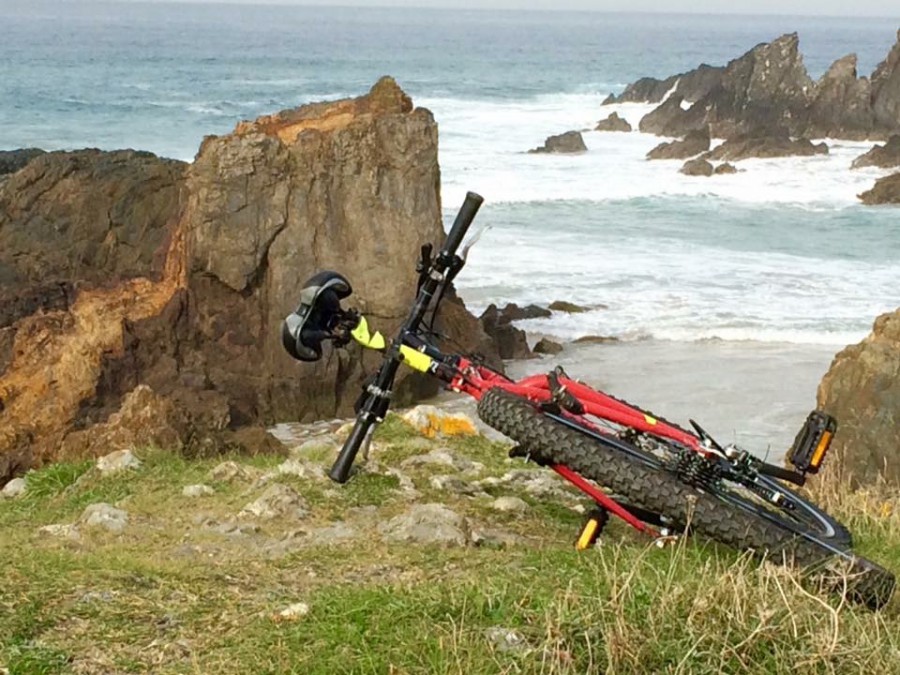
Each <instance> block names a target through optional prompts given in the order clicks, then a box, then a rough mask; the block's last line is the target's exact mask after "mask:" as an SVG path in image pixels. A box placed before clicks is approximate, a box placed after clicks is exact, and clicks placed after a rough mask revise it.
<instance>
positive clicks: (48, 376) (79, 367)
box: [0, 227, 185, 463]
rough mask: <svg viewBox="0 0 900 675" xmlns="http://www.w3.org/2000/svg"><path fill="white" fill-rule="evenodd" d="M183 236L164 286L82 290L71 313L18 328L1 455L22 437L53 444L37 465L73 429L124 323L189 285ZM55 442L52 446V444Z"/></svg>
mask: <svg viewBox="0 0 900 675" xmlns="http://www.w3.org/2000/svg"><path fill="white" fill-rule="evenodd" d="M184 258H185V251H184V236H183V234H182V232H181V228H180V227H179V228H177V230H176V234H175V236H174V237H173V239H172V242H171V246H170V249H169V253H168V257H167V260H166V266H165V274H164V277H163V279H162V280H161V281H158V282H154V281H150V280H148V279H145V278H137V279H131V280H129V281H126V282H123V283H121V284H120V285H118V286H115V287H113V288H104V289H94V290H86V291H83V292H81V293H80V294H79V295H78V297H77V298H76V300H75V302H74V303H73V305H72V306H71V307H70V308H69V310H68V311H58V312H49V313H47V314H40V313H39V314H35V315H33V316H30V317H27V318H25V319H23V320H22V321H21V322H20V323H19V325H18V332H17V334H16V338H15V343H14V356H13V360H12V362H11V363H10V365H9V367H8V368H7V370H6V372H5V373H4V374H3V375H2V377H0V401H2V402H3V407H2V410H0V456H2V455H3V454H4V453H5V452H7V451H9V450H12V449H13V446H14V444H16V443H17V442H20V441H21V439H23V438H27V439H35V440H37V439H47V440H49V441H50V442H49V443H38V444H37V447H35V448H34V451H35V453H34V460H36V461H37V462H38V463H40V461H41V460H42V459H44V458H45V457H44V455H46V454H47V453H48V452H52V448H53V447H55V446H56V445H58V443H59V441H61V439H62V436H63V435H64V434H65V432H66V431H68V429H69V427H70V425H71V423H72V421H73V420H74V419H75V417H76V415H77V413H78V410H79V408H80V406H81V405H82V402H83V401H85V400H87V399H89V398H90V397H91V396H92V395H93V393H94V391H95V389H96V386H97V380H98V377H99V375H100V369H101V363H102V359H103V358H104V356H105V355H107V354H109V353H117V352H121V350H122V338H123V325H124V322H125V321H126V320H128V321H139V320H141V319H144V318H147V317H150V316H155V315H157V314H159V313H160V312H161V311H162V309H163V307H165V305H166V303H168V302H169V300H170V299H171V298H172V296H173V295H174V294H175V292H176V290H177V289H179V288H182V287H184V284H185V260H184ZM51 439H52V440H51Z"/></svg>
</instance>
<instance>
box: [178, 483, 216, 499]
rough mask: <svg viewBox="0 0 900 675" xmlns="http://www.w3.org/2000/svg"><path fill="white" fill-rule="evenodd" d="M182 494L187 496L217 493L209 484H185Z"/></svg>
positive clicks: (204, 495) (205, 495)
mask: <svg viewBox="0 0 900 675" xmlns="http://www.w3.org/2000/svg"><path fill="white" fill-rule="evenodd" d="M181 494H182V495H184V496H185V497H207V496H209V495H211V494H215V490H213V489H212V488H211V487H209V485H185V486H184V489H183V490H182V491H181Z"/></svg>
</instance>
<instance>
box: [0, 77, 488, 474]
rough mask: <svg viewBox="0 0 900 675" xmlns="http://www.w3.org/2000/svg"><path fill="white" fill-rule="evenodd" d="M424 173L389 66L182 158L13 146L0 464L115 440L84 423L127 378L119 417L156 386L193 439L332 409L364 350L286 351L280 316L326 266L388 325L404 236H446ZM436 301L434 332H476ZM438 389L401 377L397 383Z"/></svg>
mask: <svg viewBox="0 0 900 675" xmlns="http://www.w3.org/2000/svg"><path fill="white" fill-rule="evenodd" d="M439 179H440V174H439V168H438V163H437V126H436V124H435V122H434V119H433V117H432V115H431V113H430V112H428V111H427V110H424V109H421V108H419V109H416V108H414V107H413V105H412V102H411V101H410V99H409V98H408V97H407V96H406V95H405V94H404V93H403V92H402V91H401V90H400V88H399V87H398V86H397V85H396V83H395V82H394V81H393V80H390V79H389V78H385V79H383V80H382V81H380V82H379V83H378V84H377V85H376V86H375V87H373V89H372V91H371V92H370V93H369V94H368V95H366V96H362V97H360V98H357V99H347V100H343V101H337V102H334V103H326V104H314V105H310V106H304V107H302V108H299V109H296V110H289V111H285V112H282V113H278V114H276V115H272V116H268V117H263V118H260V119H259V120H257V121H256V122H248V123H242V124H240V125H238V127H237V128H236V129H235V131H234V133H232V134H229V135H227V136H222V137H208V138H207V139H206V140H205V141H204V142H203V145H202V146H201V148H200V151H199V153H198V155H197V158H196V160H195V162H194V163H193V165H191V166H189V167H188V166H187V165H184V164H181V163H177V162H171V161H169V160H160V159H158V158H155V157H153V156H152V155H148V154H146V153H132V152H127V153H126V152H123V153H101V152H98V151H88V152H84V153H50V154H48V155H45V156H41V157H38V158H37V159H34V160H33V161H31V162H29V163H28V164H27V166H26V167H25V168H24V169H22V170H21V171H19V172H17V173H15V174H12V176H11V177H9V178H8V179H7V180H6V181H5V183H4V184H3V185H2V186H0V218H2V220H0V271H2V274H3V275H4V284H3V290H4V292H6V291H7V289H8V288H13V287H15V288H16V289H18V291H20V292H21V295H20V296H17V297H20V298H24V301H23V300H21V299H20V300H19V301H18V304H17V305H15V306H13V309H12V310H10V309H9V307H10V306H11V305H8V304H6V303H4V304H2V305H0V307H2V308H3V316H2V317H0V318H2V322H0V357H2V356H3V355H4V354H5V357H4V358H2V359H0V366H2V370H0V458H2V459H0V482H2V481H3V478H4V477H5V476H8V475H10V474H11V473H14V472H17V471H21V470H22V469H23V468H25V467H27V466H28V465H31V464H33V463H39V462H41V461H44V460H48V459H53V458H55V457H56V456H58V454H59V453H60V452H61V451H65V452H71V453H72V454H77V455H94V454H97V453H99V452H109V451H110V450H111V449H115V448H109V447H107V446H104V447H103V448H99V447H96V446H97V445H98V444H102V443H101V442H100V441H102V439H104V438H110V437H117V436H116V434H115V433H113V431H112V430H109V429H106V430H105V431H104V432H103V433H102V434H94V435H93V436H92V434H90V433H84V432H86V431H90V429H91V428H93V427H95V426H99V425H102V424H104V423H106V422H107V421H108V420H110V419H113V417H112V416H113V413H116V412H117V411H118V410H119V408H120V406H121V405H122V402H123V399H124V398H125V397H126V395H128V394H129V393H130V392H131V391H132V390H134V389H135V388H136V387H138V386H139V385H146V386H147V387H149V389H150V391H152V392H153V394H154V396H150V395H144V396H141V397H138V398H137V399H136V401H137V403H132V404H131V405H132V407H135V406H136V407H137V408H139V409H141V410H142V411H143V412H140V414H129V415H120V416H119V417H120V418H128V419H132V418H154V417H165V416H167V415H168V413H166V410H169V409H170V408H169V406H168V404H166V403H165V401H171V402H172V403H173V404H174V406H175V409H177V410H178V411H179V421H178V424H175V425H174V426H173V428H176V429H182V430H183V433H182V438H180V439H179V443H180V444H183V445H184V446H191V448H193V449H196V448H198V447H199V448H201V449H203V448H208V449H210V450H216V449H219V448H223V447H233V444H234V443H237V444H238V445H239V444H240V439H239V438H237V437H236V436H235V435H234V434H233V433H232V431H233V430H234V429H235V428H237V427H241V426H243V425H254V424H260V423H263V424H267V423H270V422H272V421H275V420H285V419H290V420H297V419H299V420H310V419H314V418H320V417H328V416H334V415H335V414H338V413H342V414H346V413H348V412H349V411H350V409H351V405H352V401H353V399H355V397H356V395H357V393H358V390H359V384H360V383H361V382H362V381H363V380H364V379H365V377H366V374H367V373H368V372H371V371H372V370H373V368H374V366H375V362H376V361H377V355H375V354H370V353H368V354H363V353H362V350H360V349H358V348H355V347H351V348H350V349H348V350H346V351H340V352H338V351H336V352H326V358H325V359H323V360H322V361H320V362H318V363H315V364H299V363H297V362H294V361H292V360H291V359H290V357H289V356H288V355H287V354H285V353H284V351H283V349H282V347H281V344H280V339H279V336H280V323H281V320H282V318H283V317H284V316H285V315H286V314H287V313H288V312H289V311H290V310H292V309H294V307H295V306H296V303H297V301H298V294H299V290H300V288H301V286H302V283H303V281H304V280H305V279H307V278H308V277H309V276H311V275H312V274H313V273H314V272H316V271H318V270H320V269H323V268H324V269H336V270H339V271H341V272H343V273H344V274H346V275H347V276H348V277H349V278H350V279H351V281H352V283H353V284H354V290H355V294H354V296H353V297H351V298H350V304H352V305H353V306H356V307H358V308H360V309H362V310H363V311H364V312H366V313H367V315H368V316H370V317H371V319H372V321H373V322H374V323H376V324H377V326H378V328H379V329H381V330H383V331H391V330H393V329H395V328H396V326H397V325H398V324H399V322H400V321H401V320H402V317H403V316H404V315H405V313H406V310H407V308H408V305H409V303H410V301H411V299H412V297H413V294H414V292H415V281H416V272H415V264H414V262H415V257H416V255H417V253H418V251H419V248H420V247H421V245H422V244H424V243H426V242H435V243H439V242H440V241H441V240H442V239H443V237H444V234H443V228H442V225H441V205H440V196H439ZM10 251H12V252H13V255H9V256H8V255H6V254H7V253H8V252H10ZM451 296H452V294H451ZM36 310H37V311H36ZM442 315H443V316H442V317H441V320H440V321H439V328H440V329H441V330H442V332H443V333H445V334H448V335H449V336H451V337H452V338H453V339H454V340H456V341H457V342H459V343H461V344H462V345H463V347H464V348H467V349H473V350H481V351H485V350H488V349H489V347H488V345H487V342H486V337H485V336H484V334H483V332H482V331H481V329H480V327H479V326H478V323H477V321H476V320H475V319H474V317H472V316H471V315H469V314H468V312H466V311H465V309H464V308H463V307H462V305H461V303H460V302H459V301H458V300H456V299H455V298H453V297H451V298H450V301H449V302H447V303H446V304H445V309H444V311H443V312H442ZM10 336H12V337H10ZM4 345H5V347H4ZM435 389H436V385H435V383H433V382H431V381H429V380H426V379H423V378H418V377H407V378H405V379H403V380H402V381H400V382H399V383H398V389H397V392H396V396H395V398H396V399H397V400H398V402H403V401H409V400H411V399H412V398H414V397H416V396H420V395H423V394H426V393H431V392H432V391H434V390H435ZM163 426H164V425H161V424H155V423H147V427H148V428H163ZM73 431H74V432H75V433H73ZM126 436H127V434H126ZM93 438H96V439H97V442H94V441H92V439H93ZM176 445H177V444H176ZM61 449H62V450H61Z"/></svg>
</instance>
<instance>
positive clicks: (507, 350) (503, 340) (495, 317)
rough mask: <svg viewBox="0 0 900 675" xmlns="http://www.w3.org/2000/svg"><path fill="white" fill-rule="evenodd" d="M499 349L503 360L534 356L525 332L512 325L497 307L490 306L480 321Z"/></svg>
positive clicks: (498, 351)
mask: <svg viewBox="0 0 900 675" xmlns="http://www.w3.org/2000/svg"><path fill="white" fill-rule="evenodd" d="M478 320H479V321H480V322H481V327H482V328H483V329H484V332H485V333H487V334H488V335H489V336H490V337H491V340H493V343H494V346H495V347H496V349H497V353H499V355H500V358H501V359H530V358H532V357H533V356H534V354H532V353H531V349H530V348H529V347H528V341H527V340H526V338H525V331H523V330H522V329H520V328H516V327H515V326H513V325H512V323H511V321H512V320H511V319H510V318H509V317H508V316H506V315H504V313H503V312H501V311H500V310H499V309H497V306H496V305H493V304H491V305H488V308H487V309H485V310H484V312H483V313H482V315H481V316H480V317H479V319H478Z"/></svg>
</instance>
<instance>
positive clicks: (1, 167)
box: [0, 148, 44, 176]
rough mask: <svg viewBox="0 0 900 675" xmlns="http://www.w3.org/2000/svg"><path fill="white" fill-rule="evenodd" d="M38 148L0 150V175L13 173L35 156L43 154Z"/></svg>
mask: <svg viewBox="0 0 900 675" xmlns="http://www.w3.org/2000/svg"><path fill="white" fill-rule="evenodd" d="M43 154H44V151H43V150H40V149H39V148H23V149H21V150H0V176H4V175H6V174H10V173H15V172H16V171H18V170H20V169H23V168H25V165H26V164H28V162H30V161H31V160H33V159H34V158H35V157H38V156H40V155H43Z"/></svg>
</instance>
